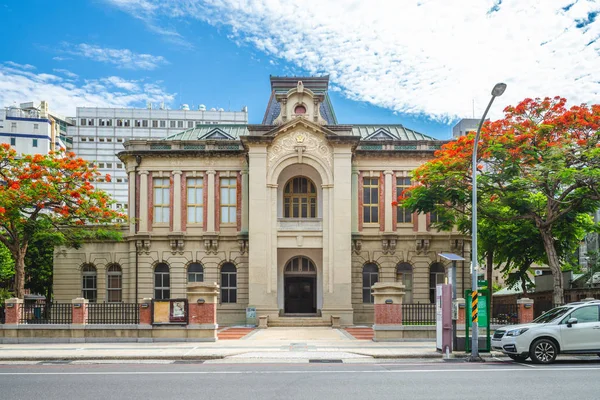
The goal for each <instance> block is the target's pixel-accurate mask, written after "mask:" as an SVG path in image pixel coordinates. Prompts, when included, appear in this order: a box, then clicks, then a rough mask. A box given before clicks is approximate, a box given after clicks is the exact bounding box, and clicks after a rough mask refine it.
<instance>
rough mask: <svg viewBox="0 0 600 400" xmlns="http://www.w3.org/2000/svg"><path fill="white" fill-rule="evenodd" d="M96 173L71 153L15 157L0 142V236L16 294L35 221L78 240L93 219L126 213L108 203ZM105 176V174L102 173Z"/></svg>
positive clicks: (21, 290)
mask: <svg viewBox="0 0 600 400" xmlns="http://www.w3.org/2000/svg"><path fill="white" fill-rule="evenodd" d="M99 176H100V173H99V172H98V171H97V170H96V169H95V167H93V166H90V165H89V164H88V162H87V161H85V160H83V159H81V158H77V157H76V156H75V154H74V153H64V152H56V153H55V152H51V153H49V154H46V155H41V154H36V155H23V156H21V157H18V156H17V154H16V152H15V151H14V149H12V148H11V147H10V146H9V145H8V144H2V145H0V180H1V181H2V184H1V185H0V242H2V243H3V244H4V245H5V246H6V247H7V248H8V249H9V250H10V252H11V254H12V256H13V258H14V260H15V294H16V296H17V297H19V298H23V294H24V289H25V256H26V254H27V250H28V249H29V246H30V245H31V241H32V239H33V237H34V235H35V233H36V228H37V227H38V226H39V225H38V224H39V223H40V221H44V223H46V224H47V225H46V226H47V227H48V233H50V232H53V233H55V234H57V235H59V236H63V237H64V238H65V241H66V242H72V240H71V239H69V238H70V237H73V238H74V239H73V240H75V241H76V240H79V239H80V238H81V237H84V236H85V234H83V235H82V234H81V232H87V231H89V230H93V228H92V227H84V226H85V225H86V224H88V225H89V224H97V225H100V226H102V229H103V230H106V229H110V227H109V226H108V225H107V224H112V223H114V222H115V221H116V220H117V219H125V215H122V214H120V213H118V212H117V211H114V210H112V209H111V207H110V205H111V203H112V200H111V199H110V197H109V196H108V195H107V194H106V193H105V192H103V191H101V190H98V189H96V188H95V187H94V186H93V184H92V182H94V181H95V180H96V179H98V178H99ZM104 179H106V180H107V181H109V182H110V176H109V175H106V177H105V178H104Z"/></svg>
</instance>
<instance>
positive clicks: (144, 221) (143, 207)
mask: <svg viewBox="0 0 600 400" xmlns="http://www.w3.org/2000/svg"><path fill="white" fill-rule="evenodd" d="M148 175H149V172H148V171H140V223H139V227H140V230H139V231H140V233H148V206H149V205H148Z"/></svg>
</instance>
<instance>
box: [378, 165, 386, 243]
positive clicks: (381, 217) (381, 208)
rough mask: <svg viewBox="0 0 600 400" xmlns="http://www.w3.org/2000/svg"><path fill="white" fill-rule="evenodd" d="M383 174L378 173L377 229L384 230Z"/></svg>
mask: <svg viewBox="0 0 600 400" xmlns="http://www.w3.org/2000/svg"><path fill="white" fill-rule="evenodd" d="M384 190H385V175H384V174H383V172H380V173H379V230H380V231H382V232H383V231H384V230H385V191H384Z"/></svg>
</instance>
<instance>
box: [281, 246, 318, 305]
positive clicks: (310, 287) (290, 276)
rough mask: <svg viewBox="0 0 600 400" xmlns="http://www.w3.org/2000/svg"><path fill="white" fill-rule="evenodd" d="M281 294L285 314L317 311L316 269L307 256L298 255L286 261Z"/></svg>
mask: <svg viewBox="0 0 600 400" xmlns="http://www.w3.org/2000/svg"><path fill="white" fill-rule="evenodd" d="M283 296H284V297H283V301H284V309H283V312H284V313H285V314H316V313H317V269H316V268H315V264H313V262H312V261H311V260H310V259H309V258H308V257H304V256H298V257H294V258H292V259H291V260H289V261H288V262H287V264H286V266H285V268H284V278H283Z"/></svg>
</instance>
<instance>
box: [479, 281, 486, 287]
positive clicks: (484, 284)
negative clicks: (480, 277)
mask: <svg viewBox="0 0 600 400" xmlns="http://www.w3.org/2000/svg"><path fill="white" fill-rule="evenodd" d="M487 285H488V281H477V287H487Z"/></svg>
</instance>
